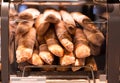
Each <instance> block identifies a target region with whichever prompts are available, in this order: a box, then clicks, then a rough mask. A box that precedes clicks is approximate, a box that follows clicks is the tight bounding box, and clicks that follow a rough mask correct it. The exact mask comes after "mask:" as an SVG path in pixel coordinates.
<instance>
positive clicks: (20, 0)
mask: <svg viewBox="0 0 120 83" xmlns="http://www.w3.org/2000/svg"><path fill="white" fill-rule="evenodd" d="M4 1H5V2H84V3H86V2H87V3H89V2H92V3H93V2H94V3H106V2H107V0H4Z"/></svg>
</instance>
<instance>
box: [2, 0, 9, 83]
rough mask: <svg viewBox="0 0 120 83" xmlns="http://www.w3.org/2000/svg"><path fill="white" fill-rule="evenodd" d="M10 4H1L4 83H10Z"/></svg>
mask: <svg viewBox="0 0 120 83" xmlns="http://www.w3.org/2000/svg"><path fill="white" fill-rule="evenodd" d="M8 14H9V3H8V2H2V3H1V61H2V71H1V74H2V83H9V78H10V73H9V47H8V46H9V28H8V27H9V18H8V16H9V15H8Z"/></svg>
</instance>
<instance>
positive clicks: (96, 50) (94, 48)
mask: <svg viewBox="0 0 120 83" xmlns="http://www.w3.org/2000/svg"><path fill="white" fill-rule="evenodd" d="M89 46H90V49H91V55H99V54H100V51H101V47H99V46H95V45H93V44H92V43H90V44H89Z"/></svg>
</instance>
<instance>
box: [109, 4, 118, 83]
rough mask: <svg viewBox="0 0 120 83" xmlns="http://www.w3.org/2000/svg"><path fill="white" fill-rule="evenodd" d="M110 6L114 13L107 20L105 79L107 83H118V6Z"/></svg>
mask: <svg viewBox="0 0 120 83" xmlns="http://www.w3.org/2000/svg"><path fill="white" fill-rule="evenodd" d="M112 5H113V7H114V11H113V12H111V13H109V16H110V17H109V19H108V38H107V39H108V41H107V42H108V46H107V48H108V49H107V50H108V54H107V77H108V83H120V80H119V76H120V70H119V67H120V6H119V4H112Z"/></svg>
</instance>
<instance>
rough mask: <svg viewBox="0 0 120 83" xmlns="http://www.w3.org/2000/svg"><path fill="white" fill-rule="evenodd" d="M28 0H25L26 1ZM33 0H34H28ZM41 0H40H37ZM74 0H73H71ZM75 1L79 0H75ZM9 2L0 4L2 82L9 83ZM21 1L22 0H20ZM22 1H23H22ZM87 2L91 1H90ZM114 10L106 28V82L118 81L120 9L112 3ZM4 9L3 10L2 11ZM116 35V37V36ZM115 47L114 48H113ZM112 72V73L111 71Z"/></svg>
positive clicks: (83, 0)
mask: <svg viewBox="0 0 120 83" xmlns="http://www.w3.org/2000/svg"><path fill="white" fill-rule="evenodd" d="M27 1H29V0H25V2H27ZM31 1H35V0H30V2H31ZM38 1H41V0H37V2H38ZM42 1H44V0H42ZM51 1H53V2H54V1H55V0H51ZM66 1H68V0H66ZM72 1H74V0H72ZM75 1H76V2H77V1H79V0H75ZM9 2H11V1H8V0H4V2H2V5H1V26H2V31H1V47H2V48H1V55H2V57H1V58H2V71H1V72H2V76H1V77H2V83H9V81H10V64H9V49H8V46H9V28H8V27H9V17H8V16H9ZM13 2H19V0H13ZM20 2H21V3H22V2H23V1H21V0H20ZM81 2H82V3H83V4H85V3H87V1H85V0H82V1H81ZM94 2H95V4H96V3H97V4H98V1H96V0H94ZM23 3H24V2H23ZM70 3H71V2H70ZM89 3H93V1H90V2H89ZM114 8H115V9H116V10H114V12H112V13H110V14H109V15H110V18H109V19H108V30H107V40H106V43H107V46H106V49H107V52H106V70H105V74H107V80H108V83H119V82H120V80H119V75H120V71H119V67H120V56H119V54H120V51H119V49H120V43H119V42H120V38H119V35H120V32H119V31H120V28H119V26H120V23H119V21H120V14H119V13H117V12H118V11H120V8H119V5H118V4H116V5H114ZM3 11H4V12H3ZM117 36H118V37H117ZM113 49H115V50H113ZM113 72H114V73H113Z"/></svg>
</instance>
